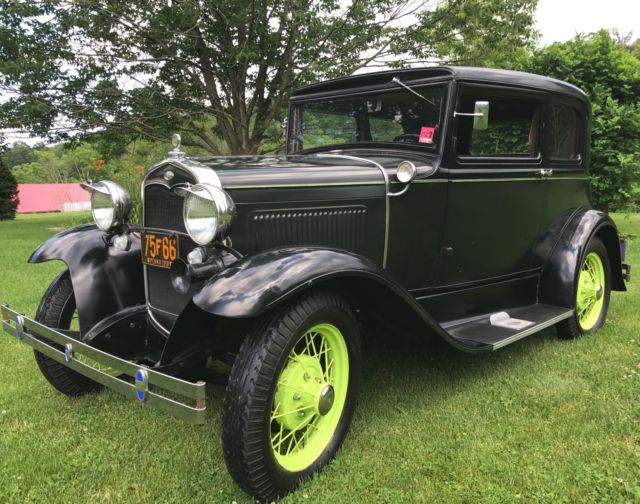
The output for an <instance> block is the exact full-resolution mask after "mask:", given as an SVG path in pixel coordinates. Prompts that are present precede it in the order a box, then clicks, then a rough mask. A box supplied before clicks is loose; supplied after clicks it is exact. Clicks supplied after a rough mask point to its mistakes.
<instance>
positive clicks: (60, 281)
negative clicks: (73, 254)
mask: <svg viewBox="0 0 640 504" xmlns="http://www.w3.org/2000/svg"><path fill="white" fill-rule="evenodd" d="M36 321H38V322H40V323H41V324H44V325H46V326H47V327H51V328H53V329H76V328H75V327H74V325H75V324H77V311H76V298H75V296H74V293H73V285H72V284H71V277H70V275H69V270H65V271H63V272H62V273H60V274H59V275H58V276H57V277H56V278H55V279H54V280H53V282H51V285H50V286H49V288H48V289H47V292H45V293H44V296H43V297H42V300H41V301H40V306H38V311H37V312H36ZM34 354H35V358H36V363H37V364H38V367H39V368H40V371H41V372H42V374H43V375H44V377H45V378H46V379H47V381H48V382H49V383H50V384H51V385H53V386H54V388H56V389H57V390H59V391H60V392H62V393H63V394H65V395H68V396H72V397H73V396H81V395H84V394H88V393H90V392H94V391H97V390H100V389H101V388H102V385H100V384H99V383H96V382H94V381H92V380H90V379H89V378H86V377H85V376H83V375H81V374H78V373H76V372H75V371H73V370H71V369H69V368H68V367H66V366H63V365H62V364H60V363H59V362H57V361H55V360H53V359H51V358H50V357H47V356H46V355H43V354H41V353H40V352H38V351H36V350H34Z"/></svg>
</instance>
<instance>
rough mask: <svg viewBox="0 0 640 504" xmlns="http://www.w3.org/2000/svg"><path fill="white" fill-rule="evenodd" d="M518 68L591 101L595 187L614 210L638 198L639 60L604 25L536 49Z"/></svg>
mask: <svg viewBox="0 0 640 504" xmlns="http://www.w3.org/2000/svg"><path fill="white" fill-rule="evenodd" d="M520 69H522V70H526V71H529V72H534V73H538V74H542V75H547V76H550V77H556V78H558V79H561V80H564V81H566V82H569V83H571V84H574V85H576V86H578V87H579V88H581V89H582V90H583V91H584V92H585V93H586V94H587V95H588V96H589V99H590V100H591V105H592V109H593V126H592V135H591V161H590V163H589V165H590V169H591V187H592V190H593V200H594V204H596V205H608V206H609V207H610V208H611V209H612V210H623V209H626V208H630V207H633V206H634V205H635V204H637V202H638V201H640V59H638V58H637V57H636V56H635V55H634V54H633V52H632V51H630V50H629V49H628V48H627V47H625V45H624V43H623V42H621V41H619V40H616V39H615V38H613V37H612V36H611V35H610V34H609V33H608V32H607V31H605V30H601V31H599V32H597V33H594V34H592V35H589V36H582V35H578V36H577V37H576V38H575V39H574V40H571V41H569V42H564V43H556V44H552V45H550V46H548V47H545V48H543V49H540V50H538V51H536V52H535V53H534V54H533V55H532V57H531V58H528V59H525V60H523V61H522V62H521V64H520Z"/></svg>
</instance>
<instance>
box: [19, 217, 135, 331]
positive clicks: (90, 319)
mask: <svg viewBox="0 0 640 504" xmlns="http://www.w3.org/2000/svg"><path fill="white" fill-rule="evenodd" d="M106 236H107V235H106V233H105V232H104V231H102V230H100V229H98V228H97V226H96V225H95V224H83V225H81V226H78V227H75V228H72V229H68V230H66V231H63V232H61V233H58V234H57V235H55V236H52V237H51V238H49V239H48V240H47V241H45V242H44V243H42V244H41V245H40V246H39V247H38V248H37V249H36V250H35V251H34V252H33V254H31V257H30V258H29V262H30V263H41V262H44V261H51V260H55V259H57V260H60V261H63V262H64V263H65V264H66V265H67V268H68V269H69V273H70V275H71V284H72V285H73V290H74V293H75V297H76V304H77V309H78V318H79V322H80V332H81V334H83V335H84V334H86V333H87V332H88V331H89V330H90V329H91V328H92V327H93V326H95V325H96V324H97V323H98V322H100V321H101V320H103V319H105V318H107V317H109V316H111V315H113V314H115V313H117V312H119V311H121V310H123V309H125V308H129V307H131V306H135V305H140V304H144V303H145V295H144V281H143V270H142V261H141V260H140V237H139V236H136V233H131V234H130V235H129V236H130V238H131V248H130V249H129V250H128V251H123V250H120V249H118V248H116V247H114V246H112V245H109V244H108V243H107V240H106Z"/></svg>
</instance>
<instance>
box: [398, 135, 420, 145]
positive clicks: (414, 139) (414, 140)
mask: <svg viewBox="0 0 640 504" xmlns="http://www.w3.org/2000/svg"><path fill="white" fill-rule="evenodd" d="M419 139H420V135H417V134H415V133H404V134H402V135H398V136H396V137H393V141H394V142H405V143H409V142H412V143H418V140H419Z"/></svg>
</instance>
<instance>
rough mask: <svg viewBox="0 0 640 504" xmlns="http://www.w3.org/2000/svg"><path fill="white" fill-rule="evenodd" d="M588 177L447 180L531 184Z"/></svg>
mask: <svg viewBox="0 0 640 504" xmlns="http://www.w3.org/2000/svg"><path fill="white" fill-rule="evenodd" d="M589 179H590V177H588V176H580V177H553V176H552V177H548V178H546V177H544V178H543V177H521V178H518V177H511V178H473V179H449V181H450V182H472V183H473V182H531V181H532V180H544V181H545V182H546V181H552V180H589Z"/></svg>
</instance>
